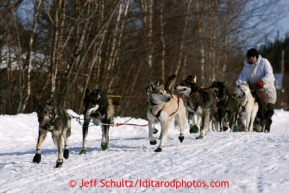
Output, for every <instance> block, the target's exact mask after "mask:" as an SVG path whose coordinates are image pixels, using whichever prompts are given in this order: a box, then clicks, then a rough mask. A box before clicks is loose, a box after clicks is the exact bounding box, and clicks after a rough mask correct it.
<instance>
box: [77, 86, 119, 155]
mask: <svg viewBox="0 0 289 193" xmlns="http://www.w3.org/2000/svg"><path fill="white" fill-rule="evenodd" d="M83 105H84V111H83V115H84V124H83V126H82V150H81V151H80V153H79V154H86V137H87V134H88V127H89V123H90V120H92V121H93V123H95V124H98V125H100V126H101V129H102V138H101V148H102V149H103V150H106V149H107V148H108V142H109V127H110V125H113V122H114V121H113V115H114V106H113V104H112V100H111V99H110V98H107V96H106V93H105V92H104V91H102V90H100V89H94V90H92V91H91V92H90V91H89V89H86V91H85V97H84V99H83Z"/></svg>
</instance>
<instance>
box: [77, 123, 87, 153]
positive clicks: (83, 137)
mask: <svg viewBox="0 0 289 193" xmlns="http://www.w3.org/2000/svg"><path fill="white" fill-rule="evenodd" d="M89 123H90V119H86V118H84V123H83V126H82V149H81V151H80V152H79V154H86V137H87V134H88V125H89Z"/></svg>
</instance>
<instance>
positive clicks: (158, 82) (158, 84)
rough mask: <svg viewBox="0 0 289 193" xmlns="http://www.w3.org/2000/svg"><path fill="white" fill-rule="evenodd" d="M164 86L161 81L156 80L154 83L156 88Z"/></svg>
mask: <svg viewBox="0 0 289 193" xmlns="http://www.w3.org/2000/svg"><path fill="white" fill-rule="evenodd" d="M163 84H164V82H163V81H162V80H157V81H156V84H155V85H156V86H160V85H163Z"/></svg>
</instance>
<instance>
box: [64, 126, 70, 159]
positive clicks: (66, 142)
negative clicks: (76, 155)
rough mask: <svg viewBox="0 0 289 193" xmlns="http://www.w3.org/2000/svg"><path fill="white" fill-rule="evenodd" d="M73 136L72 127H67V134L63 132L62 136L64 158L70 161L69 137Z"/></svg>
mask: <svg viewBox="0 0 289 193" xmlns="http://www.w3.org/2000/svg"><path fill="white" fill-rule="evenodd" d="M68 125H71V123H70V120H69V122H68ZM70 135H71V128H70V126H69V127H67V129H66V132H63V134H62V136H63V139H64V152H63V157H64V158H65V159H68V157H69V150H68V137H70Z"/></svg>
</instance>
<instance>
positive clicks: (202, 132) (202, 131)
mask: <svg viewBox="0 0 289 193" xmlns="http://www.w3.org/2000/svg"><path fill="white" fill-rule="evenodd" d="M206 114H207V112H205V111H203V117H202V128H201V132H200V135H199V136H198V137H196V139H203V138H204V136H205V135H206V116H207V115H206Z"/></svg>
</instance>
